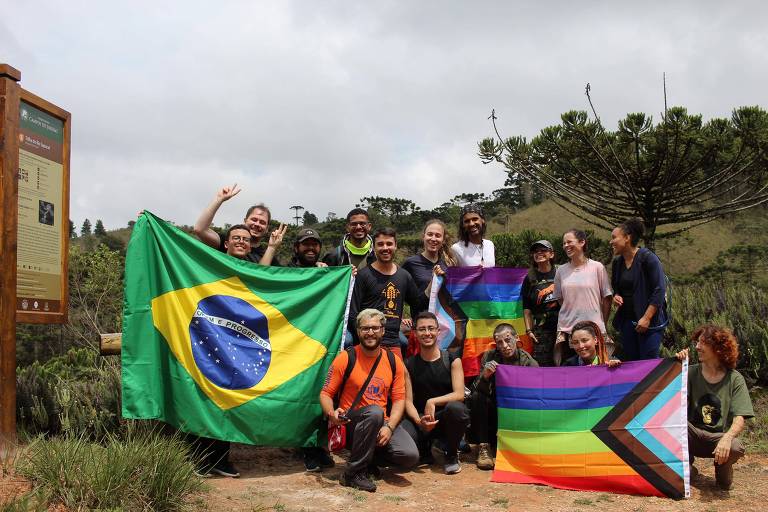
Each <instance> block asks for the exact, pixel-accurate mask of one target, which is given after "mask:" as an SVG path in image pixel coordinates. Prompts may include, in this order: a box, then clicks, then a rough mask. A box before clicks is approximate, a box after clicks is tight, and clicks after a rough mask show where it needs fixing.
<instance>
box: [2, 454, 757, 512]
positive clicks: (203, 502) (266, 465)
mask: <svg viewBox="0 0 768 512" xmlns="http://www.w3.org/2000/svg"><path fill="white" fill-rule="evenodd" d="M334 459H335V461H336V463H337V465H336V467H335V468H332V469H327V470H325V471H323V472H322V473H306V472H305V471H304V465H303V462H302V461H301V459H300V458H299V457H298V456H297V455H296V454H295V452H294V450H287V449H277V448H254V447H246V446H237V445H236V446H235V447H234V449H233V452H232V460H233V462H234V463H235V464H236V466H237V467H238V469H239V470H240V472H241V477H240V478H219V477H217V478H210V479H208V480H206V484H207V486H208V487H209V491H208V493H206V494H202V495H199V496H196V497H194V498H193V500H192V502H191V503H190V505H191V508H192V509H195V510H210V511H217V512H218V511H225V512H230V511H239V510H244V511H254V512H267V511H275V512H292V511H301V510H307V511H309V510H323V511H346V510H354V511H364V510H385V509H386V510H392V511H399V510H402V511H411V510H414V511H415V510H418V511H422V512H423V511H440V512H448V511H453V510H467V511H476V510H490V511H494V510H499V511H501V510H510V511H529V510H546V511H598V510H610V511H614V512H615V511H620V512H646V511H647V512H651V511H701V512H726V511H731V510H732V511H739V512H743V511H747V510H765V509H766V504H768V455H764V454H759V455H751V454H747V455H746V456H745V457H744V458H743V459H742V460H741V461H740V462H739V463H738V464H737V465H736V471H735V479H734V482H735V483H734V486H733V489H732V490H731V491H728V492H726V491H720V490H718V489H717V488H716V487H715V481H714V470H713V467H712V464H711V461H703V460H697V461H696V467H697V468H698V469H699V471H700V472H701V475H700V476H699V477H698V478H697V479H695V480H694V481H693V482H692V485H691V497H690V499H687V500H681V501H674V500H669V499H662V498H648V497H641V496H626V495H619V494H606V493H596V492H577V491H563V490H559V489H553V488H550V487H545V486H540V485H516V484H498V483H492V482H490V476H491V472H490V471H480V470H478V469H477V468H476V467H475V465H474V463H473V462H472V456H471V455H469V454H467V455H462V471H461V473H459V474H458V475H452V476H446V475H444V474H443V471H442V465H440V464H435V465H433V466H419V467H418V468H417V469H416V470H415V471H411V472H407V473H403V474H397V473H395V472H392V471H390V470H388V469H383V470H382V478H381V479H380V480H377V481H376V484H377V485H378V490H377V491H376V492H375V493H367V492H362V491H356V490H353V489H349V488H347V487H342V486H341V485H339V482H338V480H339V474H340V472H341V468H342V467H343V464H344V458H343V457H340V456H338V455H334ZM0 474H2V473H0ZM29 490H30V486H29V483H27V482H26V481H24V480H23V479H20V478H18V477H14V476H10V475H8V474H7V473H6V474H5V475H3V476H0V510H2V508H3V507H2V503H3V502H5V501H6V500H8V499H10V498H11V497H13V496H14V495H20V494H23V493H26V492H28V491H29ZM49 510H56V511H61V510H64V508H63V507H61V506H59V507H54V508H50V509H49Z"/></svg>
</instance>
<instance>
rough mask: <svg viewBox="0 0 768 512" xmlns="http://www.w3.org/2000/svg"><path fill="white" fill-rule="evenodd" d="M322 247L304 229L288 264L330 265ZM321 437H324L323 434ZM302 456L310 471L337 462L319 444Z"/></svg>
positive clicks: (304, 450)
mask: <svg viewBox="0 0 768 512" xmlns="http://www.w3.org/2000/svg"><path fill="white" fill-rule="evenodd" d="M321 247H322V242H321V240H320V235H319V234H318V232H317V230H315V229H312V228H304V229H302V230H301V231H299V234H298V235H296V240H295V241H294V242H293V256H292V257H291V261H290V262H289V263H288V266H289V267H293V268H314V267H327V266H328V265H326V264H325V263H323V262H322V261H319V258H320V248H321ZM326 426H327V425H326V422H325V421H324V420H323V418H322V417H320V418H318V424H317V428H318V430H320V432H325V428H326ZM320 437H321V438H322V435H321V436H320ZM301 456H302V458H303V459H304V468H305V469H306V470H307V471H308V472H310V473H315V472H318V471H322V470H323V468H332V467H333V466H334V464H335V463H334V461H333V458H331V456H330V454H329V453H328V452H327V451H326V450H324V449H323V448H321V447H319V446H305V447H303V448H302V449H301Z"/></svg>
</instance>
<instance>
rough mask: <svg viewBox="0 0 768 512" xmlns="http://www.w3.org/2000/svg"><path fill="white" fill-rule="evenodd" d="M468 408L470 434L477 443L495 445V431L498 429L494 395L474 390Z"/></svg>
mask: <svg viewBox="0 0 768 512" xmlns="http://www.w3.org/2000/svg"><path fill="white" fill-rule="evenodd" d="M469 400H470V406H469V410H470V412H471V416H472V436H473V438H474V440H475V441H476V442H477V443H478V444H479V443H489V444H490V445H492V446H496V431H497V430H498V429H499V415H498V412H497V410H496V396H495V394H494V395H492V396H489V395H486V394H485V393H480V392H479V391H474V392H473V393H472V395H471V396H470V399H469Z"/></svg>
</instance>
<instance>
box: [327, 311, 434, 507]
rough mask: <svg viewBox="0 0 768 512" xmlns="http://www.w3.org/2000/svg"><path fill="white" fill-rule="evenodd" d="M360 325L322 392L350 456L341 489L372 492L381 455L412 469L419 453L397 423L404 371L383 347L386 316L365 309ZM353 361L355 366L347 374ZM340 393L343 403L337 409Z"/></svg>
mask: <svg viewBox="0 0 768 512" xmlns="http://www.w3.org/2000/svg"><path fill="white" fill-rule="evenodd" d="M356 324H357V334H358V337H359V339H360V344H359V345H356V346H354V347H351V348H349V349H347V350H345V351H343V352H341V353H340V354H339V355H338V356H336V359H334V360H333V363H332V364H331V368H330V369H329V371H328V377H327V378H326V380H325V384H324V385H323V389H322V391H320V405H321V407H322V408H323V413H325V415H326V416H328V419H329V421H330V422H331V423H333V424H334V425H346V428H347V440H346V441H347V446H348V447H349V449H350V452H351V453H350V456H349V461H348V462H347V467H346V469H345V470H344V472H343V473H342V475H341V479H340V482H341V485H344V486H347V487H354V488H356V489H360V490H363V491H368V492H374V491H375V490H376V484H375V483H373V481H371V479H370V478H369V476H368V473H369V471H370V472H371V473H373V474H375V473H376V472H378V470H377V468H376V466H375V465H374V464H373V462H374V455H376V454H377V452H378V455H381V456H382V457H383V458H384V459H385V460H387V461H388V462H391V463H392V464H395V465H397V466H400V467H403V468H409V467H412V466H415V465H416V464H417V463H418V461H419V451H418V449H417V448H416V444H415V443H414V442H413V439H411V437H410V436H409V435H408V433H407V432H406V431H405V430H404V429H403V427H402V426H400V425H398V424H399V423H400V420H401V419H402V417H403V411H404V410H405V367H404V366H403V362H402V360H401V359H400V358H399V357H395V356H393V355H392V353H391V352H390V351H387V350H384V349H382V347H381V339H382V338H383V337H384V325H385V324H386V318H385V317H384V314H383V313H382V312H380V311H378V310H375V309H364V310H363V311H361V312H360V313H359V314H358V315H357V319H356ZM351 357H354V365H352V368H351V369H350V371H347V365H348V363H350V358H351ZM337 395H338V396H339V399H338V400H339V402H338V405H334V399H335V398H336V397H337ZM390 400H391V404H392V410H391V412H390V413H389V417H387V411H386V409H387V402H388V401H390ZM358 405H359V408H358Z"/></svg>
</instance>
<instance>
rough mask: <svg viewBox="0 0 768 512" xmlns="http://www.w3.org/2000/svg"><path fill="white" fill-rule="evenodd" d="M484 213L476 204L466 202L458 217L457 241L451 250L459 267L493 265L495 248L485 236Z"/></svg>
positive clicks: (494, 264) (494, 263)
mask: <svg viewBox="0 0 768 512" xmlns="http://www.w3.org/2000/svg"><path fill="white" fill-rule="evenodd" d="M485 229H486V224H485V215H484V214H483V209H482V208H481V207H480V205H478V204H468V205H466V206H464V207H463V208H462V209H461V216H460V217H459V241H458V242H456V243H455V244H453V246H452V247H451V250H452V251H453V254H454V255H455V256H456V260H457V266H459V267H477V266H483V267H495V266H496V248H495V247H494V245H493V242H491V241H490V240H488V239H485V238H483V236H485Z"/></svg>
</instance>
